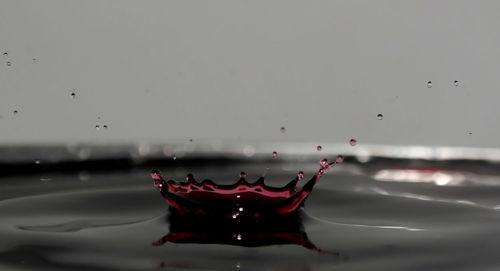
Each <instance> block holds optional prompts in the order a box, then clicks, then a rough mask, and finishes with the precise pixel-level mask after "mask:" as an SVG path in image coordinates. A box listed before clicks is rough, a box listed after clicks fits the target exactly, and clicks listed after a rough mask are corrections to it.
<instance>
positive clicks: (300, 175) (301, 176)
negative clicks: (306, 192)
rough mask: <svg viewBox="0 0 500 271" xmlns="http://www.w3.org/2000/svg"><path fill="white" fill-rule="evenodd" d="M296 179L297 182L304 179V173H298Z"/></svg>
mask: <svg viewBox="0 0 500 271" xmlns="http://www.w3.org/2000/svg"><path fill="white" fill-rule="evenodd" d="M297 178H299V180H302V178H304V171H299V174H297Z"/></svg>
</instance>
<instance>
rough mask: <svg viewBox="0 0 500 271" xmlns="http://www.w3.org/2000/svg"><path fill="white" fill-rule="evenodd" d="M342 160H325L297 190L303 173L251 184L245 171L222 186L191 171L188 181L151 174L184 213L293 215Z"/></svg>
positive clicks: (178, 209)
mask: <svg viewBox="0 0 500 271" xmlns="http://www.w3.org/2000/svg"><path fill="white" fill-rule="evenodd" d="M339 157H341V156H339ZM342 160H343V159H339V158H337V159H336V161H335V162H331V163H329V162H328V160H326V159H322V160H321V161H320V169H319V170H318V172H317V173H316V174H314V175H313V177H312V178H311V179H310V180H309V181H308V182H307V183H306V184H305V185H304V186H303V187H302V189H300V190H297V186H298V184H299V182H300V180H301V179H302V177H303V176H304V173H303V172H299V174H298V175H297V177H295V178H294V179H293V180H292V181H290V182H289V183H288V184H287V185H285V186H284V187H279V188H278V187H271V186H267V185H266V184H265V183H264V177H260V178H259V179H257V180H256V181H255V182H252V183H249V182H247V180H246V179H245V177H246V175H245V174H244V173H243V172H242V174H240V179H239V180H238V181H237V182H236V183H234V184H232V185H218V184H216V183H214V182H213V181H211V180H204V181H202V182H201V183H198V182H197V181H196V180H195V179H194V177H193V175H191V174H188V176H187V177H186V182H182V183H179V182H175V181H173V180H168V181H165V180H164V179H163V177H162V176H161V174H160V172H159V171H157V170H153V171H152V172H151V176H152V177H153V180H154V185H155V187H156V188H157V189H158V190H159V191H160V193H161V195H162V196H163V198H164V199H165V200H166V201H167V203H168V204H169V205H170V206H171V207H173V208H174V209H175V210H176V211H177V212H178V213H179V214H181V215H201V216H222V217H226V218H232V219H237V218H241V217H253V218H260V217H268V216H275V215H285V214H290V213H292V212H294V211H295V210H297V208H298V207H299V206H301V205H302V204H303V203H304V201H305V199H306V198H307V197H308V196H309V194H310V193H311V191H312V189H313V187H314V185H315V184H316V183H317V182H318V180H319V179H320V178H321V177H322V176H323V174H324V173H326V172H327V171H328V170H329V169H330V168H331V167H333V166H334V165H335V164H337V163H340V162H342Z"/></svg>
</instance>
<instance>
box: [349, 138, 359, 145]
mask: <svg viewBox="0 0 500 271" xmlns="http://www.w3.org/2000/svg"><path fill="white" fill-rule="evenodd" d="M357 143H358V141H357V140H356V139H354V138H351V140H349V145H351V146H353V147H354V146H356V144H357Z"/></svg>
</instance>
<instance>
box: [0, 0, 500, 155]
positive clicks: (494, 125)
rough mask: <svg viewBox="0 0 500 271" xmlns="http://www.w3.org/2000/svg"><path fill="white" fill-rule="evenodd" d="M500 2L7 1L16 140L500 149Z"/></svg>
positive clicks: (4, 26) (9, 116)
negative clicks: (354, 143) (379, 117)
mask: <svg viewBox="0 0 500 271" xmlns="http://www.w3.org/2000/svg"><path fill="white" fill-rule="evenodd" d="M499 11H500V1H421V0H419V1H368V0H367V1H289V0H286V1H234V0H230V1H184V0H183V1H163V0H162V1H122V0H121V1H101V0H99V1H68V0H60V1H55V0H45V1H38V0H32V1H19V0H11V1H8V0H1V1H0V51H1V52H2V53H3V52H8V56H3V55H0V60H1V62H0V95H1V96H0V115H2V118H0V144H4V145H5V144H28V143H40V144H46V143H68V142H100V143H103V142H117V143H118V142H148V141H160V142H162V141H164V142H169V141H172V140H181V141H182V140H188V139H189V138H193V139H194V140H198V141H204V140H213V139H218V140H240V141H246V140H262V141H303V142H318V144H321V143H326V142H345V143H346V144H347V142H348V140H349V139H350V138H356V139H358V141H359V142H360V144H361V143H372V144H397V145H440V146H441V145H448V146H476V147H500V143H499V141H498V138H499V137H500V129H499V127H498V116H499V113H500V109H499V107H498V106H497V104H498V100H499V98H500V92H499V91H498V88H499V85H500V83H499V80H498V77H499V74H498V72H499V71H500V31H499V29H500V16H499V15H498V12H499ZM7 61H11V63H12V66H10V67H9V66H7V64H6V62H7ZM429 80H432V82H433V86H432V88H427V81H429ZM454 80H458V81H459V82H460V83H459V86H454V85H453V81H454ZM73 89H75V90H74V92H75V93H76V98H75V99H72V98H71V95H70V93H71V92H73ZM14 110H18V111H19V113H18V114H16V115H14V114H13V111H14ZM378 113H382V114H384V119H383V120H381V121H379V120H377V117H376V116H377V114H378ZM99 118H100V119H99ZM104 124H106V125H108V126H109V129H107V130H104V129H101V130H96V129H95V125H104ZM281 126H285V127H286V128H287V131H286V132H285V133H281V132H280V127H281ZM469 133H472V134H469Z"/></svg>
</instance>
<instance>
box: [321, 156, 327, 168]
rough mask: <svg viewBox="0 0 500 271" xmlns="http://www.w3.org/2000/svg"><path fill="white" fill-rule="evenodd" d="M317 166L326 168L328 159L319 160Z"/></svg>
mask: <svg viewBox="0 0 500 271" xmlns="http://www.w3.org/2000/svg"><path fill="white" fill-rule="evenodd" d="M319 165H320V166H321V168H324V167H327V166H328V159H326V158H323V159H321V160H320V161H319Z"/></svg>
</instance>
